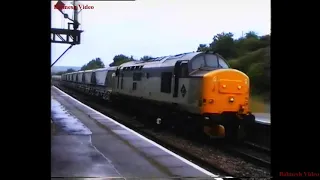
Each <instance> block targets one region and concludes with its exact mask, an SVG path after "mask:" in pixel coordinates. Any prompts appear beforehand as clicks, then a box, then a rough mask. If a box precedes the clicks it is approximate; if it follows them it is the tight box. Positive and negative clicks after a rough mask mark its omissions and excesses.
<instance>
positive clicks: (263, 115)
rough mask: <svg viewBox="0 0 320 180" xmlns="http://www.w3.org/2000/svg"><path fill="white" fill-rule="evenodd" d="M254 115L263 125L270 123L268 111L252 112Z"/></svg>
mask: <svg viewBox="0 0 320 180" xmlns="http://www.w3.org/2000/svg"><path fill="white" fill-rule="evenodd" d="M253 114H254V115H255V116H256V122H257V123H260V124H265V125H271V115H270V113H253Z"/></svg>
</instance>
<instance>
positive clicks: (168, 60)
mask: <svg viewBox="0 0 320 180" xmlns="http://www.w3.org/2000/svg"><path fill="white" fill-rule="evenodd" d="M201 53H202V52H189V53H182V54H176V55H172V56H162V57H156V58H151V59H148V60H145V61H130V62H127V63H123V64H121V65H120V67H130V66H143V67H155V66H174V65H175V63H176V62H177V61H179V60H184V61H190V60H191V59H192V58H194V57H195V56H196V55H198V54H201Z"/></svg>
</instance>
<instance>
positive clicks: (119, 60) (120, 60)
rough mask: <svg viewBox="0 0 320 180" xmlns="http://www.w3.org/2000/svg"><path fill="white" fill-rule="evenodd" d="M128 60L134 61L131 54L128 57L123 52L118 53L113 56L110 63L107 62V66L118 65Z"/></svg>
mask: <svg viewBox="0 0 320 180" xmlns="http://www.w3.org/2000/svg"><path fill="white" fill-rule="evenodd" d="M130 61H134V59H133V56H131V57H130V58H129V57H128V56H125V55H123V54H119V55H116V56H114V58H113V62H112V63H111V64H109V66H110V67H112V66H119V65H121V64H123V63H126V62H130Z"/></svg>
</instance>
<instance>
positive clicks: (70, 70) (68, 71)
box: [66, 68, 76, 73]
mask: <svg viewBox="0 0 320 180" xmlns="http://www.w3.org/2000/svg"><path fill="white" fill-rule="evenodd" d="M71 72H76V70H74V69H72V68H69V69H67V71H66V73H71Z"/></svg>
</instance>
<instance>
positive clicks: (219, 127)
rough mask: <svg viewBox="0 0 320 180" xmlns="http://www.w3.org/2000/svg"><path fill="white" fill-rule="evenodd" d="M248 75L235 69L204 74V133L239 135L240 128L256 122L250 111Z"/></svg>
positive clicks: (202, 110) (202, 112)
mask: <svg viewBox="0 0 320 180" xmlns="http://www.w3.org/2000/svg"><path fill="white" fill-rule="evenodd" d="M249 95H250V81H249V77H248V76H247V75H246V74H244V73H243V72H241V71H238V70H235V69H217V70H214V71H211V72H208V73H206V74H205V75H204V76H203V83H202V99H201V106H200V112H201V115H202V116H203V117H204V119H205V120H204V121H205V132H206V133H207V134H210V135H212V134H214V135H218V136H225V137H230V138H234V137H238V132H239V129H240V127H242V128H244V127H248V126H247V125H252V123H253V122H254V121H255V118H254V116H253V115H252V114H251V112H250V111H249Z"/></svg>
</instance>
